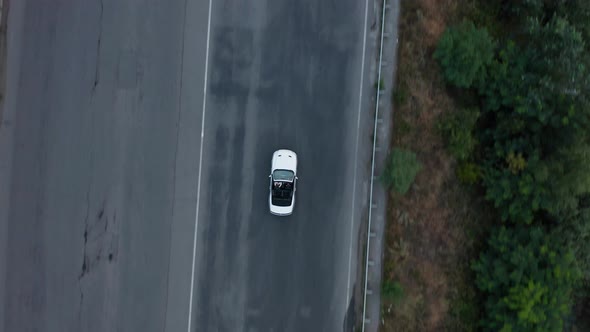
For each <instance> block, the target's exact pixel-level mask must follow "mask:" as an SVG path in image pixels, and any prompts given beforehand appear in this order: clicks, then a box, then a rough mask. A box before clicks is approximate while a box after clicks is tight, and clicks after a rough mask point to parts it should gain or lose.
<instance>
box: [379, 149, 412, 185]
mask: <svg viewBox="0 0 590 332" xmlns="http://www.w3.org/2000/svg"><path fill="white" fill-rule="evenodd" d="M421 169H422V165H421V164H420V162H419V161H418V159H417V158H416V154H415V153H414V152H412V151H407V150H402V149H398V148H395V149H393V151H392V152H391V156H390V157H389V162H388V164H387V166H386V168H385V171H384V173H383V174H382V176H381V179H382V180H383V182H385V184H386V185H387V186H388V187H392V188H393V189H394V190H395V191H397V192H398V193H400V194H402V195H404V194H405V193H406V192H408V190H409V189H410V186H411V185H412V183H413V182H414V178H415V177H416V174H418V172H419V171H420V170H421Z"/></svg>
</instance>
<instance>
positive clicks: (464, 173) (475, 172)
mask: <svg viewBox="0 0 590 332" xmlns="http://www.w3.org/2000/svg"><path fill="white" fill-rule="evenodd" d="M457 177H458V178H459V181H461V182H462V183H465V184H475V183H477V181H479V178H480V177H481V170H480V168H479V166H477V165H476V164H474V163H469V162H465V163H460V164H459V166H457Z"/></svg>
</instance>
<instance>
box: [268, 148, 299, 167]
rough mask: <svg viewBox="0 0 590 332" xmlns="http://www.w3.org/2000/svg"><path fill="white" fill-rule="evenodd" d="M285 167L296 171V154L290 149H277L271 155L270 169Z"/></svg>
mask: <svg viewBox="0 0 590 332" xmlns="http://www.w3.org/2000/svg"><path fill="white" fill-rule="evenodd" d="M276 169H287V170H291V171H293V172H297V155H296V154H295V152H293V151H291V150H278V151H275V153H273V155H272V171H273V172H274V170H276Z"/></svg>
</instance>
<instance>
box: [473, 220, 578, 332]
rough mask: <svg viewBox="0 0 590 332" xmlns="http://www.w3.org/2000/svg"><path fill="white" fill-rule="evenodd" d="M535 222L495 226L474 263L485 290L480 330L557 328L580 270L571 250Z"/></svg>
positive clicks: (481, 289)
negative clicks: (485, 248) (485, 246)
mask: <svg viewBox="0 0 590 332" xmlns="http://www.w3.org/2000/svg"><path fill="white" fill-rule="evenodd" d="M556 243H557V242H556V241H555V238H552V237H551V235H550V234H547V233H546V232H545V231H544V230H543V229H542V228H540V227H533V228H527V227H524V226H518V227H516V228H515V229H508V228H506V227H499V228H497V229H495V230H494V231H493V232H492V234H491V237H490V239H489V241H488V248H487V250H485V251H484V252H483V253H482V254H481V255H480V257H479V259H478V260H477V261H476V262H474V264H473V266H472V267H473V270H474V271H475V273H476V286H477V287H478V289H479V290H480V291H481V292H483V293H484V294H485V295H486V301H485V313H484V317H483V319H482V321H481V325H482V327H483V328H484V330H485V331H514V332H516V331H531V332H532V331H535V332H542V331H556V332H557V331H562V329H563V323H564V321H563V319H564V317H565V316H566V315H567V314H568V313H569V311H570V306H571V305H570V304H571V296H572V292H573V289H574V288H575V286H576V283H577V282H578V281H579V277H580V273H579V271H578V269H577V268H576V266H575V264H574V257H573V255H572V253H571V252H569V251H568V250H565V249H563V248H562V247H560V246H559V245H556Z"/></svg>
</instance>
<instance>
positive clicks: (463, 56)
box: [434, 21, 495, 88]
mask: <svg viewBox="0 0 590 332" xmlns="http://www.w3.org/2000/svg"><path fill="white" fill-rule="evenodd" d="M494 47H495V42H494V40H493V39H492V37H491V36H490V35H489V34H488V31H487V30H486V29H485V28H482V29H478V28H476V27H475V25H474V24H473V23H472V22H468V21H465V22H463V23H462V24H460V25H459V26H457V27H451V28H449V29H447V30H446V31H445V32H444V34H443V35H442V37H441V39H440V42H439V44H438V47H437V49H436V51H435V52H434V57H435V58H436V59H437V60H438V61H439V63H440V65H441V67H442V70H443V74H444V77H445V79H446V80H447V81H448V82H449V83H451V84H453V85H455V86H457V87H460V88H469V87H471V86H473V84H474V83H476V82H477V81H479V80H481V79H482V78H483V75H484V74H485V68H486V66H488V65H489V64H490V63H491V61H492V58H493V56H494Z"/></svg>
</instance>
